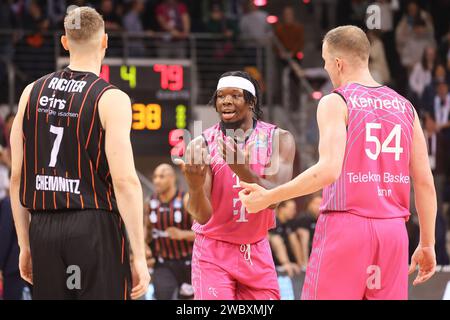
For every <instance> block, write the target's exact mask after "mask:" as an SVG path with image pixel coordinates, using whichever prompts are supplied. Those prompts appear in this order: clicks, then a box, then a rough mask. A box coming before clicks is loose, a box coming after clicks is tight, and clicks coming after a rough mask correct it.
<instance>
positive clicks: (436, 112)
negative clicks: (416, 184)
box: [425, 82, 450, 212]
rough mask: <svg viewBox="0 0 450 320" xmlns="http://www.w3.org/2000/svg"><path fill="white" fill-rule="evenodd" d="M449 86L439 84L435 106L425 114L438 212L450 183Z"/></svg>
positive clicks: (443, 83) (441, 208) (441, 210)
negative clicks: (449, 181) (449, 175)
mask: <svg viewBox="0 0 450 320" xmlns="http://www.w3.org/2000/svg"><path fill="white" fill-rule="evenodd" d="M448 88H449V87H448V84H447V83H446V82H441V83H438V84H437V89H436V95H435V97H434V101H433V105H432V106H431V108H430V109H428V111H427V113H426V114H425V130H426V137H427V140H428V145H429V150H430V163H431V169H432V170H433V175H434V182H435V185H436V193H437V198H438V212H443V211H444V210H443V198H444V191H445V187H446V185H447V183H448V173H449V166H448V164H449V163H450V153H449V150H450V94H449V90H448Z"/></svg>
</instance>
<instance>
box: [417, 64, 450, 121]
mask: <svg viewBox="0 0 450 320" xmlns="http://www.w3.org/2000/svg"><path fill="white" fill-rule="evenodd" d="M441 82H447V84H450V79H449V77H448V72H447V70H446V69H445V66H444V65H443V64H437V65H436V66H435V67H434V70H433V78H432V80H431V83H430V84H428V85H427V86H426V87H425V89H424V91H423V94H422V99H421V101H420V103H419V104H418V105H417V107H418V109H419V114H420V115H421V117H423V116H424V112H425V111H427V110H431V109H432V108H433V104H434V97H435V96H436V88H437V86H438V84H439V83H441Z"/></svg>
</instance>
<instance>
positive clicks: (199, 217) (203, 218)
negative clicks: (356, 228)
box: [193, 213, 211, 225]
mask: <svg viewBox="0 0 450 320" xmlns="http://www.w3.org/2000/svg"><path fill="white" fill-rule="evenodd" d="M193 217H194V219H195V221H197V223H198V224H201V225H205V224H206V223H207V222H208V221H209V219H210V218H211V214H209V213H202V214H196V215H193Z"/></svg>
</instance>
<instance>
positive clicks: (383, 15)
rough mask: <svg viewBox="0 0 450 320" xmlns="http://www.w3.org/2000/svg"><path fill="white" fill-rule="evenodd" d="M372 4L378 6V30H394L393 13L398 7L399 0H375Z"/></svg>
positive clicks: (384, 31) (385, 31)
mask: <svg viewBox="0 0 450 320" xmlns="http://www.w3.org/2000/svg"><path fill="white" fill-rule="evenodd" d="M372 4H375V5H377V6H378V7H379V8H380V19H381V21H380V22H381V23H380V31H381V32H382V33H383V34H384V33H388V32H393V31H394V14H395V12H396V11H398V9H399V8H400V3H399V0H377V1H374V2H373V3H372Z"/></svg>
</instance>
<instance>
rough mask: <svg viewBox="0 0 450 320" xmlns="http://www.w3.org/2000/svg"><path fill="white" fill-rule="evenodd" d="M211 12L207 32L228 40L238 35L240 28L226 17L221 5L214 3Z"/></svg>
mask: <svg viewBox="0 0 450 320" xmlns="http://www.w3.org/2000/svg"><path fill="white" fill-rule="evenodd" d="M210 11H211V15H210V17H209V20H208V22H207V23H206V32H209V33H216V34H221V35H223V36H224V37H226V38H232V37H234V36H236V35H237V33H238V28H237V26H236V24H235V23H234V21H233V20H230V19H227V18H226V17H225V14H224V12H223V8H222V5H221V4H220V3H218V2H215V3H213V4H212V5H211V10H210Z"/></svg>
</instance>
